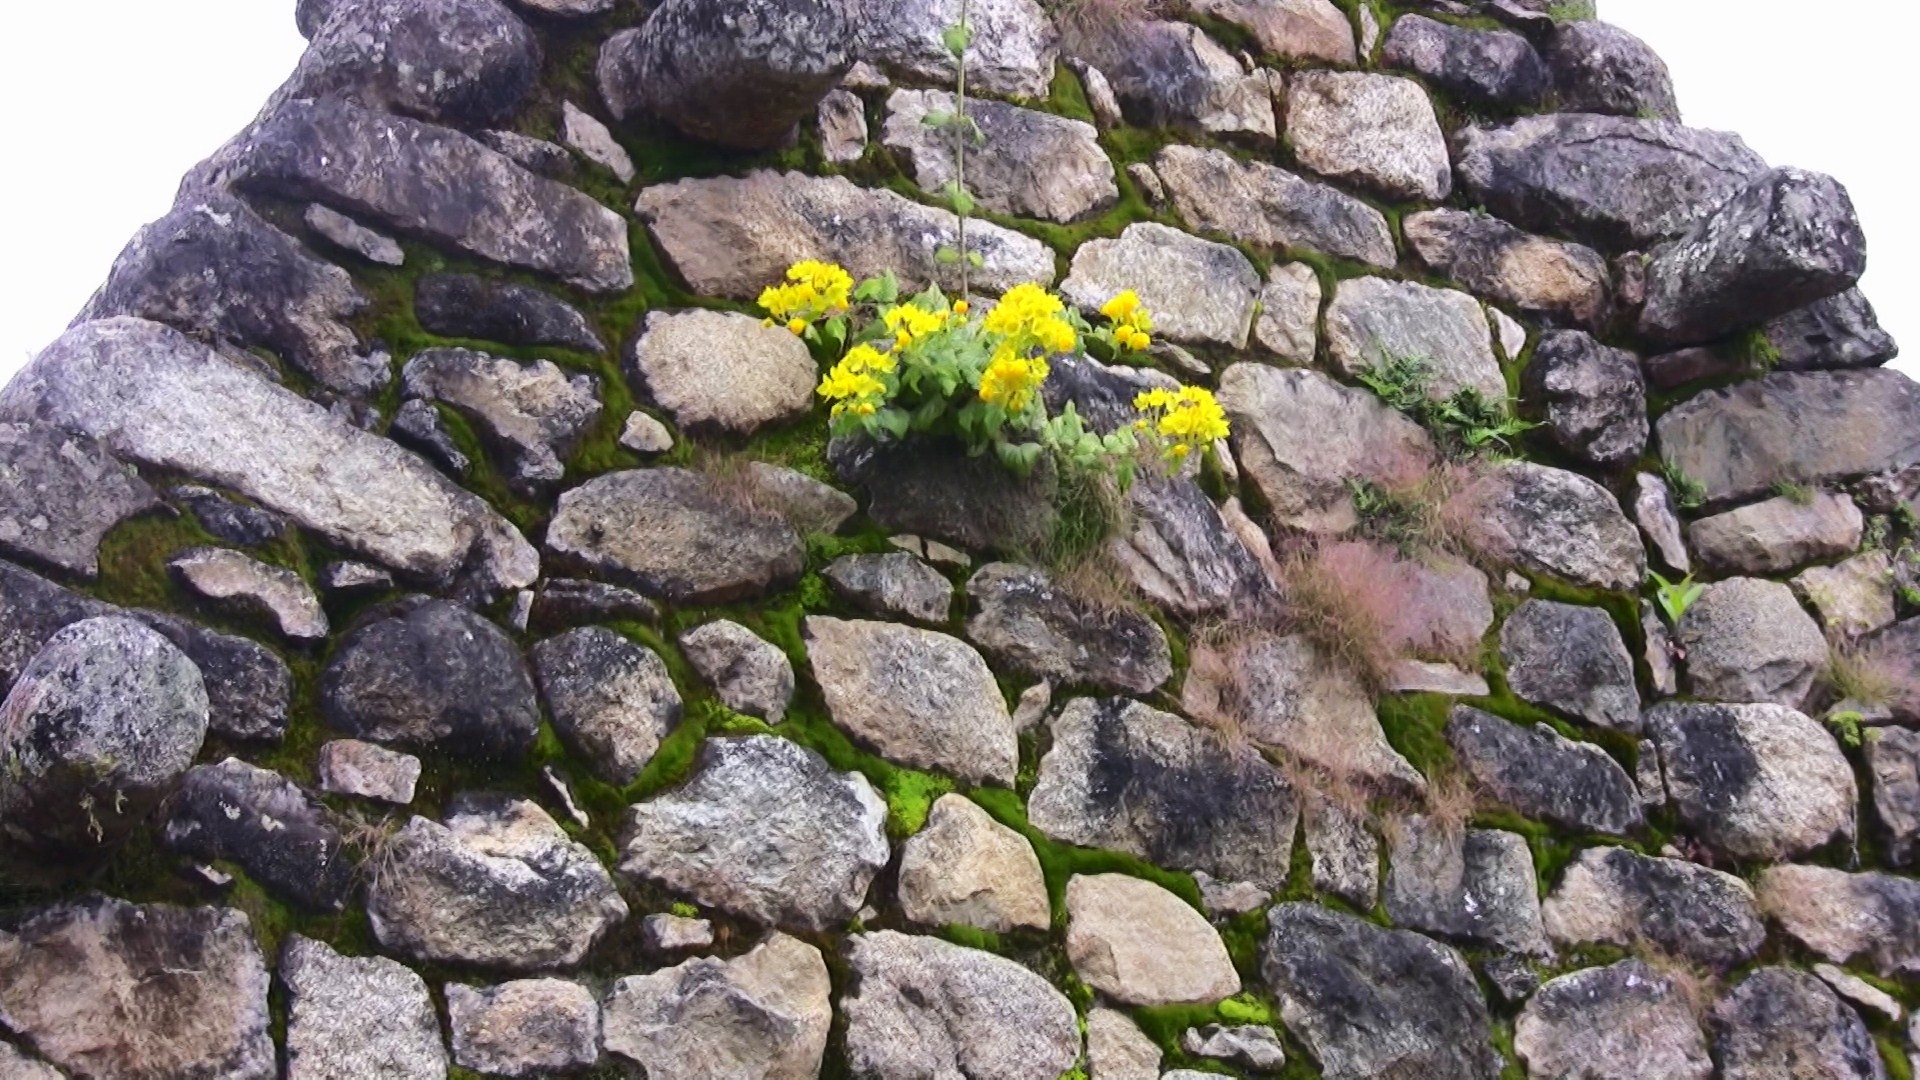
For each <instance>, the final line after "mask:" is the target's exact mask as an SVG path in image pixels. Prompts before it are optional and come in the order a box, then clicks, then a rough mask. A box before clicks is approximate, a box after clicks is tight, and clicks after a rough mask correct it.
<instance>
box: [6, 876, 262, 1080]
mask: <svg viewBox="0 0 1920 1080" xmlns="http://www.w3.org/2000/svg"><path fill="white" fill-rule="evenodd" d="M0 1015H4V1016H5V1017H6V1024H7V1027H8V1029H9V1030H10V1031H13V1032H14V1033H16V1034H18V1035H20V1036H21V1037H22V1038H23V1039H24V1040H25V1041H26V1042H27V1044H28V1045H30V1046H32V1047H33V1049H34V1050H36V1051H38V1052H39V1054H40V1055H41V1056H42V1057H44V1058H46V1059H47V1060H48V1061H49V1062H51V1063H53V1064H54V1065H56V1066H58V1067H60V1068H61V1069H64V1070H66V1071H67V1072H68V1073H70V1074H72V1075H73V1076H75V1077H86V1078H91V1077H109V1076H114V1077H119V1076H124V1077H136V1076H138V1077H147V1076H153V1077H176V1076H177V1077H190V1076H208V1077H213V1076H218V1077H223V1078H229V1080H270V1078H271V1077H273V1076H275V1075H276V1072H277V1070H276V1068H275V1062H274V1047H273V1036H272V1034H271V1033H270V1032H269V1030H268V1029H269V1027H270V1025H271V1018H270V1017H269V1016H268V1014H267V967H266V963H265V961H264V960H262V958H261V956H260V949H259V946H257V945H255V944H254V941H253V931H252V926H251V925H250V924H249V923H248V921H247V917H246V916H245V915H244V914H241V913H240V912H238V911H233V910H231V909H228V908H212V907H200V908H181V907H170V906H167V905H164V904H149V905H144V906H136V905H133V904H128V903H125V902H123V901H120V900H114V899H110V898H104V897H95V898H93V899H89V900H82V901H80V902H78V903H73V904H64V905H60V906H57V907H50V908H43V909H41V910H39V911H37V912H34V913H33V914H31V915H30V916H29V917H28V918H26V919H25V920H24V921H23V922H21V923H20V924H19V925H18V926H15V927H14V928H13V929H12V930H11V931H9V932H6V933H0Z"/></svg>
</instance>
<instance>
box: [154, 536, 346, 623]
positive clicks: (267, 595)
mask: <svg viewBox="0 0 1920 1080" xmlns="http://www.w3.org/2000/svg"><path fill="white" fill-rule="evenodd" d="M167 569H169V570H171V571H173V572H174V573H175V574H177V575H178V576H179V577H180V579H181V580H182V581H184V582H185V583H186V585H187V587H188V588H190V589H192V590H193V591H194V592H196V593H198V594H200V595H201V596H204V597H206V598H207V599H209V600H213V601H228V602H231V603H233V604H235V605H236V606H238V607H239V608H241V609H242V610H245V611H248V612H249V613H253V614H264V615H266V616H267V617H268V618H270V619H272V620H273V624H274V626H275V627H276V628H277V629H279V631H280V633H281V634H283V635H284V636H286V637H290V638H293V639H294V640H296V641H318V640H322V639H324V638H325V637H326V636H327V613H326V612H325V611H324V610H322V609H321V607H320V598H319V597H317V596H315V595H314V594H313V588H312V586H310V585H308V584H307V583H306V581H305V579H303V578H301V576H300V575H299V574H296V573H294V572H293V571H291V570H286V569H283V568H281V567H278V566H269V565H267V564H266V563H263V562H261V561H259V560H258V559H254V558H252V557H250V556H247V555H243V554H241V553H240V552H238V551H234V550H232V549H230V548H194V549H192V550H190V551H187V552H184V553H182V554H180V555H177V556H175V557H173V558H172V559H170V560H168V561H167Z"/></svg>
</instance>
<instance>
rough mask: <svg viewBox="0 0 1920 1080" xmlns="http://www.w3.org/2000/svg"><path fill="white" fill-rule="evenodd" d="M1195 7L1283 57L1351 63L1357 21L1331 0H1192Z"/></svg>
mask: <svg viewBox="0 0 1920 1080" xmlns="http://www.w3.org/2000/svg"><path fill="white" fill-rule="evenodd" d="M1187 6H1188V7H1190V8H1192V9H1193V11H1194V12H1196V13H1198V14H1201V15H1205V16H1208V17H1209V18H1214V19H1219V20H1222V21H1223V22H1228V23H1232V24H1233V25H1235V26H1238V27H1240V28H1241V29H1243V30H1245V31H1246V32H1247V33H1249V34H1252V35H1253V39H1254V41H1256V42H1258V43H1259V45H1260V50H1261V51H1262V52H1266V53H1271V54H1273V55H1274V56H1277V57H1280V58H1281V59H1283V60H1323V61H1325V62H1327V63H1329V64H1352V63H1354V62H1355V60H1356V59H1357V57H1356V55H1355V53H1354V48H1353V24H1352V23H1350V22H1348V21H1347V15H1346V12H1344V11H1342V10H1341V9H1340V8H1338V7H1337V6H1335V5H1334V4H1333V3H1332V0H1188V4H1187Z"/></svg>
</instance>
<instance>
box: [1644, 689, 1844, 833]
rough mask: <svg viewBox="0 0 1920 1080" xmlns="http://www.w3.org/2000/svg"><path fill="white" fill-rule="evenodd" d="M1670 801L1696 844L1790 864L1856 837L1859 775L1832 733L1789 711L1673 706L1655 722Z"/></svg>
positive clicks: (1652, 728) (1651, 728)
mask: <svg viewBox="0 0 1920 1080" xmlns="http://www.w3.org/2000/svg"><path fill="white" fill-rule="evenodd" d="M1647 731H1648V733H1649V734H1650V735H1651V736H1652V738H1653V741H1654V744H1655V745H1657V746H1658V747H1659V748H1660V766H1661V772H1662V773H1663V774H1665V776H1666V784H1667V795H1668V797H1669V798H1670V799H1671V800H1672V802H1673V804H1674V806H1675V807H1676V808H1677V809H1678V810H1679V813H1680V820H1681V822H1682V823H1683V824H1685V825H1686V827H1687V828H1688V829H1689V830H1691V831H1692V832H1693V833H1694V835H1696V836H1698V837H1699V838H1700V839H1701V840H1704V841H1705V842H1707V843H1708V844H1710V845H1712V846H1713V847H1714V848H1716V849H1718V850H1720V851H1722V852H1725V853H1726V854H1728V855H1730V856H1732V857H1734V858H1736V859H1745V860H1753V861H1765V862H1780V861H1783V860H1786V859H1791V858H1794V857H1796V856H1800V855H1805V854H1807V853H1809V852H1812V851H1814V850H1816V849H1817V848H1820V847H1822V846H1823V845H1825V844H1826V843H1828V842H1829V841H1831V840H1834V839H1836V838H1837V839H1844V840H1851V839H1852V838H1853V836H1854V832H1855V829H1854V807H1855V805H1856V804H1857V803H1858V801H1859V791H1858V789H1857V788H1856V787H1855V784H1854V778H1853V766H1852V765H1851V764H1849V763H1848V761H1847V758H1846V755H1845V754H1843V753H1841V752H1840V746H1839V744H1838V743H1836V742H1835V741H1834V738H1833V736H1832V735H1831V734H1830V733H1828V731H1827V730H1826V728H1825V727H1823V726H1821V724H1820V723H1819V722H1817V721H1815V720H1813V719H1811V718H1810V717H1807V716H1804V715H1802V714H1800V713H1797V712H1794V711H1793V710H1792V709H1788V708H1783V707H1781V706H1779V705H1688V704H1676V703H1667V704H1662V705H1659V706H1656V707H1655V708H1654V709H1653V710H1652V711H1650V712H1649V713H1648V714H1647Z"/></svg>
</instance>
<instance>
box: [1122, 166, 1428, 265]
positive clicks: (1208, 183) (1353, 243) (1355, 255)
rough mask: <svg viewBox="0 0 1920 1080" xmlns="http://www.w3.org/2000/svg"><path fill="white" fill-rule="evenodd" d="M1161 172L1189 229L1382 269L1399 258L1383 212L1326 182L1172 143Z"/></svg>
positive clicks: (1168, 191)
mask: <svg viewBox="0 0 1920 1080" xmlns="http://www.w3.org/2000/svg"><path fill="white" fill-rule="evenodd" d="M1153 167H1154V170H1155V172H1157V173H1158V174H1159V176H1160V179H1161V180H1162V181H1163V182H1164V183H1165V184H1166V187H1167V193H1168V195H1169V196H1170V197H1171V198H1172V199H1173V203H1174V206H1175V207H1176V208H1178V209H1179V211H1180V216H1181V217H1182V218H1183V219H1185V220H1186V223H1187V225H1188V226H1189V227H1190V228H1192V229H1195V230H1197V231H1199V232H1213V233H1219V234H1221V235H1223V236H1226V237H1228V238H1230V239H1233V240H1236V241H1239V242H1241V243H1244V244H1251V245H1253V246H1255V247H1259V248H1267V249H1281V248H1309V249H1312V250H1314V251H1319V252H1324V253H1325V254H1328V255H1333V256H1337V257H1340V258H1346V259H1354V260H1356V261H1359V262H1363V263H1366V264H1368V265H1370V266H1378V267H1381V268H1382V269H1386V268H1390V267H1392V266H1393V265H1394V264H1395V263H1396V262H1397V261H1398V260H1399V255H1398V254H1397V252H1396V251H1395V249H1394V244H1393V232H1392V230H1390V229H1389V228H1388V227H1387V219H1386V217H1385V216H1384V215H1382V214H1381V213H1380V211H1378V210H1375V209H1374V208H1373V207H1371V206H1368V205H1367V204H1366V203H1364V202H1362V201H1360V200H1359V199H1356V198H1354V197H1353V196H1351V195H1348V194H1346V193H1345V192H1342V191H1340V190H1338V189H1336V188H1333V187H1329V186H1327V185H1325V184H1319V183H1315V182H1313V181H1311V180H1305V179H1302V178H1301V177H1298V176H1295V175H1294V174H1293V173H1290V172H1288V171H1286V170H1285V169H1281V168H1278V167H1277V166H1273V165H1269V164H1266V163H1264V162H1248V163H1242V162H1241V161H1239V160H1238V159H1236V158H1234V157H1233V156H1232V155H1230V154H1228V153H1227V152H1225V151H1223V150H1205V149H1201V148H1199V147H1194V146H1169V147H1167V148H1165V149H1164V150H1161V151H1160V153H1159V154H1158V155H1156V156H1155V158H1154V161H1153Z"/></svg>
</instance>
